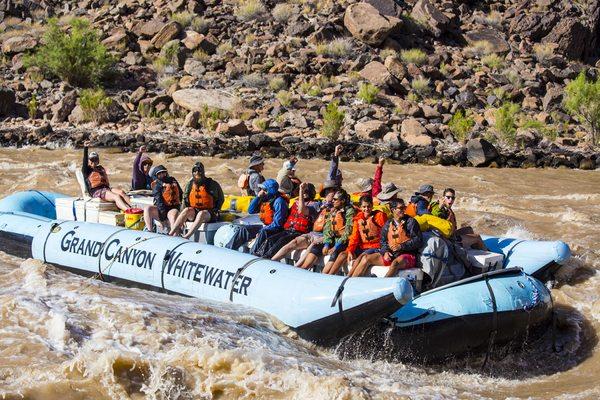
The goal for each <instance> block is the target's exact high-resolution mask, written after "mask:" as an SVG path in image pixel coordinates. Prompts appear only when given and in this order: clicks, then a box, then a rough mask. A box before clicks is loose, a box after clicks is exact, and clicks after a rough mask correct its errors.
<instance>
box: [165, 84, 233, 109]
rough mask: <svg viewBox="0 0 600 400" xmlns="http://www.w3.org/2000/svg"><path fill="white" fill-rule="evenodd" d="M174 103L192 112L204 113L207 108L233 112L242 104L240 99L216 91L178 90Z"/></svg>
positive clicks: (174, 94)
mask: <svg viewBox="0 0 600 400" xmlns="http://www.w3.org/2000/svg"><path fill="white" fill-rule="evenodd" d="M173 101H174V102H175V104H177V105H178V106H180V107H183V108H185V109H186V110H190V111H202V110H203V108H204V107H205V106H206V107H209V108H217V109H219V110H225V111H231V110H233V109H234V108H236V107H238V106H239V104H240V99H239V98H238V97H236V96H234V95H231V94H229V93H226V92H224V91H223V90H216V89H182V90H177V91H176V92H175V93H173Z"/></svg>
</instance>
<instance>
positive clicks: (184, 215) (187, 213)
mask: <svg viewBox="0 0 600 400" xmlns="http://www.w3.org/2000/svg"><path fill="white" fill-rule="evenodd" d="M193 217H194V209H193V208H192V207H187V208H184V209H183V211H182V212H181V213H179V216H178V217H177V219H176V220H175V224H173V225H171V230H169V236H174V235H175V232H176V231H178V230H179V228H180V227H181V226H182V225H183V224H184V223H185V221H187V220H188V218H193Z"/></svg>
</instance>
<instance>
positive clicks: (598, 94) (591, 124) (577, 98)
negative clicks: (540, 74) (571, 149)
mask: <svg viewBox="0 0 600 400" xmlns="http://www.w3.org/2000/svg"><path fill="white" fill-rule="evenodd" d="M564 106H565V109H566V110H567V112H568V113H569V114H571V115H572V116H574V117H575V118H576V119H577V120H578V121H579V122H580V123H582V124H585V125H587V127H588V128H589V130H590V136H591V141H592V143H593V144H598V142H599V141H600V78H597V79H596V81H595V82H593V81H588V80H587V79H586V77H585V73H584V72H583V71H582V72H581V73H580V74H579V76H578V77H577V79H575V80H573V81H571V82H569V83H568V84H567V86H566V87H565V100H564Z"/></svg>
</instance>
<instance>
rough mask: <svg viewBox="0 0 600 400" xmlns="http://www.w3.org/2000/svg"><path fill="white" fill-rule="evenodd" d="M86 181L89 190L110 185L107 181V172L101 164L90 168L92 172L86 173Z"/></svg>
mask: <svg viewBox="0 0 600 400" xmlns="http://www.w3.org/2000/svg"><path fill="white" fill-rule="evenodd" d="M88 182H89V184H90V190H94V189H98V188H102V187H109V186H110V185H109V183H108V174H107V173H106V170H105V169H104V167H103V166H101V165H98V166H96V167H94V168H92V172H90V174H89V175H88Z"/></svg>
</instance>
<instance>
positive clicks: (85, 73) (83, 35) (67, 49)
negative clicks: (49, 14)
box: [26, 18, 115, 87]
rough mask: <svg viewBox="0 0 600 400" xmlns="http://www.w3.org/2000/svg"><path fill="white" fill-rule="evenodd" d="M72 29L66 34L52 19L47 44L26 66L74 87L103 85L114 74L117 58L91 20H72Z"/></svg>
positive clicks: (45, 43) (45, 39) (45, 35)
mask: <svg viewBox="0 0 600 400" xmlns="http://www.w3.org/2000/svg"><path fill="white" fill-rule="evenodd" d="M69 28H70V29H69V30H68V31H66V30H63V29H62V28H61V27H60V26H59V25H58V22H57V20H56V19H51V20H50V21H49V23H48V29H47V31H46V33H45V34H44V40H43V43H44V44H43V45H42V46H40V47H39V48H38V50H37V51H36V52H35V54H33V55H32V56H30V57H28V58H27V59H26V64H27V65H28V66H37V67H39V68H41V70H42V71H43V72H44V73H46V74H49V75H52V76H57V77H58V78H60V79H62V80H63V81H65V82H68V83H69V84H71V85H73V86H78V87H89V86H93V85H98V84H100V83H103V82H104V81H105V80H107V79H108V78H109V74H110V72H112V68H113V66H114V64H115V60H114V58H113V57H112V56H111V55H110V54H109V53H108V51H107V49H106V47H104V45H102V43H101V42H100V39H99V37H98V34H97V33H96V31H95V30H94V29H92V28H91V27H90V23H89V22H88V21H87V20H85V19H77V18H74V19H71V21H70V24H69Z"/></svg>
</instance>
